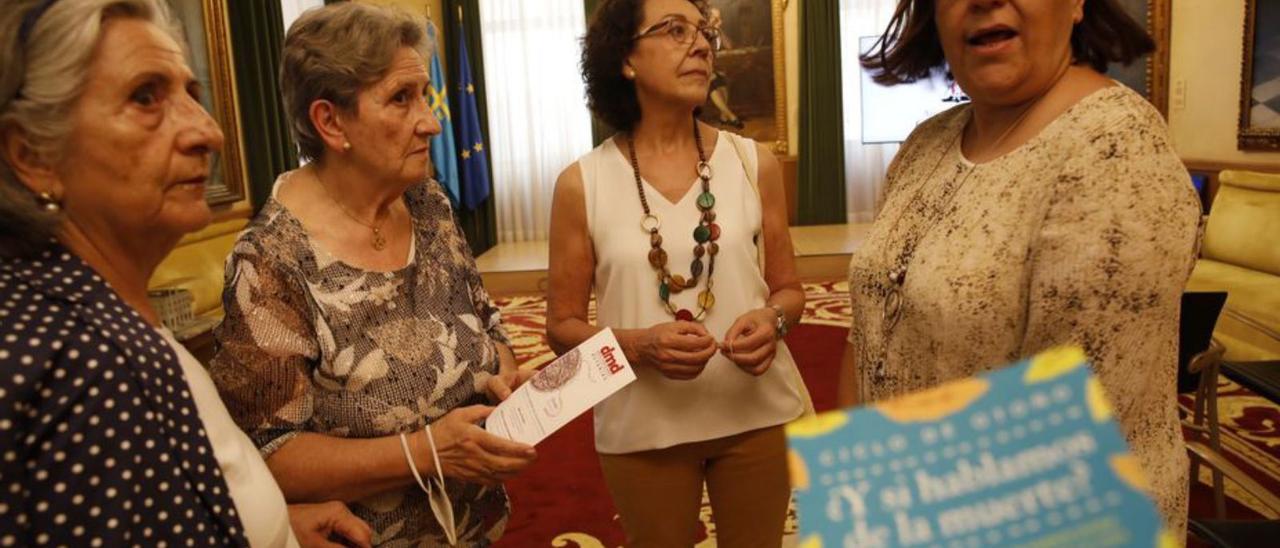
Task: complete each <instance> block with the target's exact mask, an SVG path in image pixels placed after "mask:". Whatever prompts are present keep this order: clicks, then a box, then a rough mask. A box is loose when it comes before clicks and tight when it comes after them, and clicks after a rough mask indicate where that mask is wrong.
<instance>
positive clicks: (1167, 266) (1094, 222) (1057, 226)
mask: <svg viewBox="0 0 1280 548" xmlns="http://www.w3.org/2000/svg"><path fill="white" fill-rule="evenodd" d="M1120 99H1121V101H1128V100H1127V99H1126V98H1125V97H1120ZM1109 107H1110V110H1109V111H1107V110H1103V111H1102V112H1105V114H1103V113H1100V114H1099V115H1098V116H1099V118H1100V119H1099V120H1097V121H1096V122H1097V123H1096V124H1095V128H1096V130H1095V131H1091V132H1088V133H1086V134H1082V135H1079V136H1077V138H1076V139H1075V144H1074V145H1067V146H1075V147H1076V149H1075V150H1073V151H1071V155H1070V158H1069V159H1068V160H1066V165H1065V166H1064V169H1063V170H1062V171H1061V172H1059V173H1058V174H1057V175H1056V179H1055V180H1053V181H1046V184H1052V185H1054V189H1053V191H1052V193H1051V195H1050V198H1049V199H1050V202H1049V207H1048V210H1047V214H1046V216H1045V218H1044V219H1043V221H1042V222H1041V225H1040V229H1039V231H1038V238H1037V239H1036V240H1034V241H1033V242H1032V253H1031V255H1030V258H1029V259H1028V260H1029V261H1030V263H1031V264H1030V265H1029V268H1028V270H1027V272H1028V274H1029V282H1028V291H1029V294H1028V300H1027V304H1028V311H1027V325H1026V334H1025V337H1024V338H1023V348H1022V349H1021V351H1020V352H1019V353H1020V354H1021V355H1023V356H1027V355H1031V354H1034V353H1036V352H1039V351H1040V350H1043V349H1045V348H1048V347H1051V346H1055V345H1059V344H1077V345H1080V346H1082V347H1084V349H1085V351H1086V352H1087V354H1088V355H1089V357H1090V358H1091V360H1092V362H1093V364H1094V368H1095V370H1096V371H1097V373H1098V375H1099V377H1100V380H1101V381H1102V384H1103V387H1104V389H1105V391H1106V393H1107V396H1108V397H1109V399H1110V400H1111V402H1112V404H1113V405H1114V406H1115V411H1116V416H1117V419H1118V421H1119V423H1120V425H1121V429H1122V430H1123V431H1124V433H1125V435H1126V437H1127V438H1128V440H1129V443H1130V445H1131V446H1132V447H1133V449H1134V452H1135V454H1137V455H1138V457H1139V458H1140V460H1141V461H1142V462H1143V464H1144V466H1145V467H1146V469H1147V472H1148V474H1149V475H1150V476H1151V480H1152V486H1153V492H1154V495H1155V498H1156V500H1157V501H1158V503H1159V505H1160V506H1161V508H1162V509H1163V511H1164V513H1165V515H1166V516H1169V517H1170V519H1171V520H1172V521H1174V523H1173V525H1174V527H1176V528H1178V530H1181V528H1182V527H1184V526H1185V522H1184V521H1183V520H1185V517H1186V506H1185V504H1186V486H1187V475H1186V474H1187V470H1186V462H1185V453H1184V451H1183V449H1182V442H1181V438H1180V437H1179V432H1178V422H1177V416H1176V407H1177V406H1176V401H1175V390H1176V389H1175V377H1176V374H1177V340H1178V339H1177V337H1178V313H1179V299H1180V296H1181V294H1182V290H1183V286H1184V284H1185V282H1186V280H1187V278H1188V276H1189V275H1190V272H1191V268H1192V266H1193V263H1194V260H1195V249H1196V245H1197V234H1198V226H1199V204H1198V203H1197V200H1196V198H1195V195H1194V191H1193V190H1192V188H1191V184H1190V178H1189V177H1188V175H1187V172H1186V170H1185V169H1184V168H1183V167H1182V165H1181V163H1180V162H1179V161H1178V159H1177V157H1176V155H1174V154H1173V152H1172V150H1171V148H1170V145H1169V143H1168V139H1167V138H1166V134H1167V133H1166V130H1165V128H1164V126H1163V124H1162V122H1160V121H1159V120H1158V119H1154V116H1155V115H1154V111H1150V109H1149V108H1145V105H1144V106H1133V105H1132V104H1126V103H1125V102H1121V103H1120V104H1116V105H1109Z"/></svg>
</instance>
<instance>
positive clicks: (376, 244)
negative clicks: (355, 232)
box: [315, 173, 391, 251]
mask: <svg viewBox="0 0 1280 548" xmlns="http://www.w3.org/2000/svg"><path fill="white" fill-rule="evenodd" d="M315 177H316V183H319V185H320V188H321V190H324V195H325V196H328V197H329V201H331V202H333V205H336V206H338V209H339V210H341V211H342V213H343V214H344V215H346V216H347V217H349V218H351V220H353V221H355V222H357V223H360V226H363V227H366V228H368V229H369V230H372V231H373V237H372V238H370V240H369V246H370V247H372V248H373V249H374V251H382V250H383V249H386V248H387V237H386V236H384V235H383V234H382V223H384V222H386V218H385V217H384V218H383V219H382V220H378V216H377V214H376V213H375V214H374V222H373V223H372V224H370V223H366V222H364V221H363V220H361V219H360V218H359V217H356V216H355V215H354V214H352V213H351V211H350V210H348V209H347V206H344V205H342V202H339V201H338V199H337V198H334V197H333V193H331V192H329V186H328V185H326V184H324V181H321V180H320V174H318V173H317V174H315ZM387 213H388V216H389V215H390V213H391V210H390V209H388V210H387Z"/></svg>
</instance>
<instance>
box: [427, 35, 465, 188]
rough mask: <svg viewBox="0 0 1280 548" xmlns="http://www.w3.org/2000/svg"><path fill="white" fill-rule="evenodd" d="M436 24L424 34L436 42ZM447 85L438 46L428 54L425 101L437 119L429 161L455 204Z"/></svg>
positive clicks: (455, 176) (455, 154)
mask: <svg viewBox="0 0 1280 548" xmlns="http://www.w3.org/2000/svg"><path fill="white" fill-rule="evenodd" d="M438 34H439V33H438V32H436V26H435V25H434V24H432V23H427V36H428V37H429V38H430V40H431V43H433V44H435V43H438V42H439V41H438V39H437V36H438ZM448 89H449V88H448V86H447V84H445V81H444V69H443V68H442V67H441V66H440V49H439V48H436V49H435V51H434V52H432V53H431V89H430V90H429V92H428V93H429V96H428V97H427V103H428V104H429V105H430V106H431V113H432V114H434V115H435V116H436V120H439V121H440V134H439V135H436V136H435V137H432V138H431V163H432V164H434V165H435V168H436V180H437V181H439V182H440V186H443V187H444V189H445V192H448V193H449V199H451V200H453V203H454V204H457V203H460V201H461V198H462V196H461V195H460V193H459V191H458V150H457V146H456V145H455V144H454V140H453V116H452V115H451V114H450V113H449V94H448Z"/></svg>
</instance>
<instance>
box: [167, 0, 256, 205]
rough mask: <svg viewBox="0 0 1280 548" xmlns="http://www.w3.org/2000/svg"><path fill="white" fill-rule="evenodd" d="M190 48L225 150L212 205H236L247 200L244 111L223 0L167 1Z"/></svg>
mask: <svg viewBox="0 0 1280 548" xmlns="http://www.w3.org/2000/svg"><path fill="white" fill-rule="evenodd" d="M167 2H168V4H169V9H170V10H172V13H173V15H174V18H175V19H177V20H178V22H179V24H180V25H181V26H182V31H183V34H184V35H185V36H186V39H187V45H188V46H189V47H190V56H189V58H188V59H189V61H190V62H191V70H192V71H194V72H195V74H196V79H198V80H199V81H200V87H201V88H202V89H203V93H202V94H201V96H200V102H201V103H202V104H203V105H204V108H205V110H207V111H209V114H210V115H212V116H213V117H214V119H215V120H217V121H218V125H219V126H221V127H222V134H223V139H224V144H223V145H222V152H220V153H217V154H214V159H213V167H212V173H210V177H209V184H208V186H206V188H205V200H207V201H208V202H209V204H210V205H214V206H217V205H224V204H230V203H234V202H238V201H240V200H242V199H244V196H245V169H244V163H243V161H242V159H243V150H242V145H241V142H242V141H241V138H240V113H239V110H238V108H237V105H236V89H235V78H234V77H233V76H232V57H231V46H230V36H229V34H228V29H227V13H226V9H227V7H226V2H225V1H224V0H167Z"/></svg>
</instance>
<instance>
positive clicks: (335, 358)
mask: <svg viewBox="0 0 1280 548" xmlns="http://www.w3.org/2000/svg"><path fill="white" fill-rule="evenodd" d="M288 177H289V174H285V175H282V176H281V178H280V179H278V180H277V182H276V184H277V185H279V184H280V181H283V180H286V179H287V178H288ZM404 200H405V204H406V205H407V206H408V209H409V212H410V216H411V218H412V219H413V223H414V239H413V243H412V248H411V251H410V258H409V264H408V265H407V266H405V267H404V268H402V269H400V270H397V271H394V272H387V273H382V272H369V271H365V270H361V269H358V268H355V267H352V266H350V265H347V264H345V263H343V262H342V261H340V260H338V259H336V258H334V257H332V256H330V255H329V254H328V253H326V252H325V251H324V250H323V249H321V248H320V247H318V246H316V245H315V244H314V243H313V242H312V241H311V240H310V238H308V236H307V233H306V231H305V230H304V228H303V226H302V224H301V223H300V222H299V221H298V219H297V218H296V217H294V216H293V215H292V214H290V213H289V211H288V210H287V209H286V208H285V207H284V206H282V205H281V204H280V203H279V202H278V201H276V200H275V199H274V198H272V199H270V200H268V201H267V203H266V205H265V206H264V207H263V208H262V211H261V212H260V213H259V214H258V216H257V218H255V219H254V221H253V222H252V223H251V224H250V225H249V226H248V228H247V229H246V230H245V232H244V233H243V234H241V236H240V239H239V241H238V242H237V243H236V246H235V248H234V250H233V251H232V254H231V257H230V258H229V259H228V262H227V284H226V289H225V290H224V293H223V306H224V308H225V310H226V319H225V320H223V322H222V325H221V326H220V327H219V328H218V330H217V332H216V335H217V339H218V344H219V347H218V353H217V355H216V357H215V358H214V360H213V363H212V365H211V366H210V369H211V373H212V376H213V378H214V381H215V382H216V383H217V385H218V390H219V392H220V393H221V395H222V398H223V400H224V401H226V403H227V408H228V409H229V410H230V411H231V414H232V416H233V417H234V418H235V420H236V422H237V423H238V424H239V425H240V427H241V428H243V429H244V430H245V431H246V432H247V433H248V434H249V437H250V438H251V439H253V441H254V443H256V444H257V445H258V446H259V447H260V448H261V451H262V453H263V456H264V457H267V456H269V455H270V454H271V453H272V452H274V451H275V450H277V449H279V448H280V447H281V446H282V445H284V444H285V443H287V442H288V441H289V440H290V439H292V438H293V437H294V436H295V435H297V434H298V433H300V432H313V433H319V434H324V435H328V436H337V437H347V438H371V437H380V436H387V435H393V434H397V433H400V432H406V431H413V430H418V429H421V428H422V427H423V426H424V425H425V424H427V423H430V422H432V421H435V420H436V419H439V418H440V417H441V416H443V415H444V414H445V413H447V412H449V411H450V410H452V409H454V408H457V407H462V406H467V405H474V404H481V403H486V402H487V400H486V397H485V394H484V392H483V388H484V386H485V381H486V380H487V379H488V378H489V377H490V376H491V375H492V374H495V373H496V372H497V370H498V354H497V350H496V348H495V346H494V343H495V342H500V343H504V344H506V343H507V336H506V334H505V333H504V332H503V330H502V327H501V322H500V318H499V314H498V309H497V308H496V307H494V306H493V304H492V303H491V302H490V300H489V296H488V294H487V293H486V292H485V290H484V287H483V286H482V285H481V281H480V275H479V273H478V272H477V271H476V268H475V261H474V259H473V258H472V256H471V253H470V250H469V248H468V247H467V243H466V239H465V238H464V237H463V235H462V232H461V231H460V230H459V229H458V226H457V224H456V223H455V221H454V218H453V213H452V209H451V207H450V205H449V201H448V198H446V197H445V194H444V193H443V191H442V190H441V189H440V186H439V184H438V183H436V182H434V181H427V182H425V183H423V184H419V185H415V186H414V187H412V188H411V189H410V190H409V191H408V192H406V193H405V195H404ZM446 483H447V491H448V493H449V496H450V498H451V499H452V501H453V506H454V515H455V517H456V518H457V521H458V522H457V523H456V527H457V531H458V539H459V542H460V543H461V544H463V545H468V546H474V545H487V544H489V543H491V542H493V541H494V540H496V539H497V538H498V537H499V536H500V535H501V534H502V530H503V528H504V527H505V525H506V518H507V515H508V514H509V511H510V509H509V505H508V502H507V496H506V492H505V491H504V490H503V489H502V488H501V487H484V486H481V485H479V484H474V483H464V482H459V481H455V480H446ZM351 509H352V511H353V512H354V513H355V514H356V515H358V516H360V517H361V518H363V519H364V520H365V521H368V522H369V524H370V525H371V526H372V527H373V529H374V541H375V544H377V545H381V546H408V545H415V546H416V545H419V544H427V545H444V544H446V540H445V536H444V532H443V531H442V530H441V528H440V526H439V525H438V524H437V522H436V519H435V517H434V516H433V515H432V513H431V509H430V507H429V506H428V502H427V497H426V494H425V493H423V492H422V491H421V489H419V488H418V486H417V485H411V486H409V487H405V488H404V489H400V490H394V491H389V492H385V493H382V494H379V495H376V496H373V497H370V498H367V499H365V500H361V501H358V502H356V503H353V504H352V505H351Z"/></svg>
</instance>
